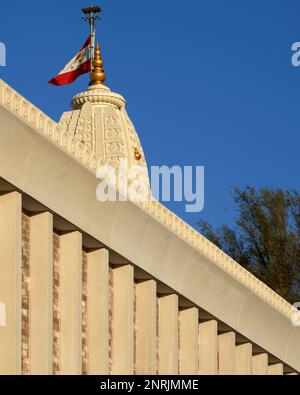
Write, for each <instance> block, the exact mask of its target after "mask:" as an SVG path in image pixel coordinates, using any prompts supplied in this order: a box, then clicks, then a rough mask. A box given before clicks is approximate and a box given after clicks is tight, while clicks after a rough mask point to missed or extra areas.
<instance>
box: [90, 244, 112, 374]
mask: <svg viewBox="0 0 300 395" xmlns="http://www.w3.org/2000/svg"><path fill="white" fill-rule="evenodd" d="M108 270H109V252H108V250H106V249H102V250H98V251H94V252H90V253H88V254H87V308H88V314H87V315H88V325H87V330H88V338H87V344H88V373H89V374H90V375H104V374H108V282H109V278H108Z"/></svg>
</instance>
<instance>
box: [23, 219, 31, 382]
mask: <svg viewBox="0 0 300 395" xmlns="http://www.w3.org/2000/svg"><path fill="white" fill-rule="evenodd" d="M29 242H30V222H29V217H28V216H27V215H26V214H22V346H21V347H22V374H26V375H27V374H30V339H29V323H30V322H29V314H30V310H29V309H30V257H29Z"/></svg>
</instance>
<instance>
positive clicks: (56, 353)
mask: <svg viewBox="0 0 300 395" xmlns="http://www.w3.org/2000/svg"><path fill="white" fill-rule="evenodd" d="M59 287H60V264H59V236H58V235H57V234H56V233H54V234H53V374H55V375H57V374H59V373H60V289H59Z"/></svg>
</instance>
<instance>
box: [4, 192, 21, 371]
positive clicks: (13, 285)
mask: <svg viewBox="0 0 300 395" xmlns="http://www.w3.org/2000/svg"><path fill="white" fill-rule="evenodd" d="M21 223H22V197H21V195H20V194H19V193H18V192H12V193H9V194H6V195H2V196H0V273H1V275H0V303H2V304H3V307H4V310H5V312H6V317H5V318H6V319H5V321H6V322H3V324H5V325H6V326H1V327H0V350H1V351H0V374H11V375H13V374H21V325H22V320H21V316H22V313H21V274H22V253H21V251H22V240H21V239H22V229H21Z"/></svg>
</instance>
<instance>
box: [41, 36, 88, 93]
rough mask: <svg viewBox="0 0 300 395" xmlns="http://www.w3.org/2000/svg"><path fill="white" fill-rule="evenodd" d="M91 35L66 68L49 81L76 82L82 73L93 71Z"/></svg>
mask: <svg viewBox="0 0 300 395" xmlns="http://www.w3.org/2000/svg"><path fill="white" fill-rule="evenodd" d="M90 44H91V36H89V38H88V39H87V40H86V42H85V43H84V45H83V47H82V48H81V50H80V51H79V52H78V53H77V54H76V56H74V58H73V59H71V60H70V62H69V63H68V64H67V65H66V66H65V68H64V69H63V70H62V71H61V72H60V73H59V74H58V75H57V76H56V77H54V78H52V80H50V81H48V83H49V84H52V85H58V86H61V85H68V84H71V83H72V82H74V81H75V80H76V79H77V78H78V77H79V76H80V75H82V74H85V73H88V72H90V71H91V60H90Z"/></svg>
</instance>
